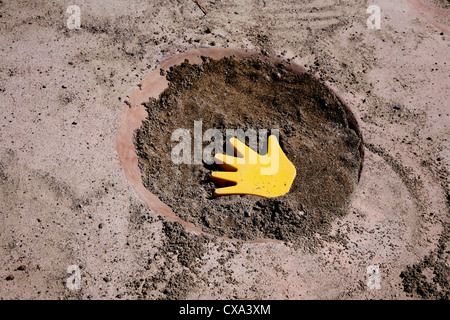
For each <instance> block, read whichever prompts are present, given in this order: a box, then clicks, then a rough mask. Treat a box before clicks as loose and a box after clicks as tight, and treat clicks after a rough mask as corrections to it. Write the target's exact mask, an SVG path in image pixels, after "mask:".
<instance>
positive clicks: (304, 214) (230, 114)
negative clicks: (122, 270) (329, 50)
mask: <svg viewBox="0 0 450 320" xmlns="http://www.w3.org/2000/svg"><path fill="white" fill-rule="evenodd" d="M201 53H204V52H197V57H199V56H200V55H201ZM205 55H206V54H205ZM223 56H226V54H224V55H223ZM186 57H187V58H188V59H189V56H186ZM240 58H242V59H237V58H234V57H224V58H222V59H217V60H213V59H210V58H205V57H202V59H203V63H198V64H191V63H192V62H193V61H192V60H193V59H191V60H190V61H188V60H184V62H182V63H179V64H177V65H174V66H172V67H170V68H169V69H168V70H162V71H161V75H165V77H166V79H167V80H168V81H169V83H168V86H167V88H166V89H165V90H164V91H163V92H162V93H161V94H160V96H159V97H158V98H157V99H155V98H150V97H148V98H149V99H148V101H147V102H146V103H145V108H146V110H147V112H148V114H147V117H146V118H145V120H144V121H142V124H141V126H140V127H139V128H138V129H137V130H136V131H135V136H134V143H135V147H136V151H137V157H138V159H137V161H138V165H139V169H140V174H141V177H142V182H143V185H144V186H145V188H146V189H148V190H149V191H150V192H151V194H152V195H156V197H157V198H158V199H159V200H161V201H162V203H164V204H166V205H167V206H168V207H169V208H170V209H169V210H167V208H165V209H164V210H163V211H166V212H169V214H166V215H167V216H170V215H173V213H174V214H175V216H176V217H177V218H179V219H181V220H182V221H185V222H187V224H186V223H185V225H187V226H190V227H193V229H197V230H199V229H201V230H203V231H204V232H207V233H210V234H214V235H217V236H222V237H227V238H235V239H241V240H256V239H277V240H286V241H292V242H298V241H301V240H302V239H307V238H311V236H312V235H313V234H315V233H320V234H325V233H327V231H328V230H329V227H330V223H331V222H332V221H333V220H334V219H335V218H336V217H339V216H342V215H345V214H346V207H347V204H348V201H349V197H350V196H351V194H352V191H353V189H354V188H355V186H356V184H357V183H358V179H359V175H360V170H361V168H362V160H363V159H362V154H363V153H362V150H363V149H362V138H361V135H360V133H359V130H358V127H357V123H356V121H355V119H354V117H353V116H352V115H351V112H350V111H349V110H348V108H347V107H346V106H345V105H344V104H343V103H342V102H341V100H340V99H339V98H337V97H336V95H335V94H333V92H332V91H331V90H330V89H328V88H327V87H326V86H325V85H324V84H322V83H320V82H319V81H318V80H317V79H315V78H314V77H312V76H311V75H309V74H307V73H305V72H304V71H303V70H302V69H301V68H299V67H297V66H292V65H289V64H287V63H280V61H279V60H271V59H266V60H261V59H259V58H257V57H256V56H254V55H253V56H252V55H247V56H245V55H244V56H241V57H240ZM200 121H201V129H200V130H202V131H201V134H202V135H203V133H205V131H206V130H208V129H218V130H220V131H221V132H222V134H223V137H224V140H225V139H226V135H225V134H226V130H227V129H228V130H230V129H242V130H243V131H247V130H249V129H253V130H255V131H257V132H264V130H267V131H268V132H269V133H270V131H271V130H274V129H278V130H279V142H280V146H281V148H282V149H283V151H284V152H285V154H286V156H287V157H288V159H289V160H290V161H291V162H292V163H293V164H294V166H295V167H296V171H297V175H296V177H295V180H294V182H293V184H292V187H291V189H290V191H289V192H288V193H287V194H285V195H283V196H280V197H276V198H261V197H258V196H251V195H229V196H221V197H213V193H214V189H215V188H217V186H216V185H215V184H214V183H213V182H212V181H211V179H210V174H211V171H212V170H213V171H216V170H220V169H219V167H218V166H216V165H214V164H213V165H209V164H205V163H195V159H193V157H194V152H192V155H191V157H192V158H191V160H192V162H193V163H192V164H185V163H181V164H179V163H174V162H173V158H172V151H173V148H174V147H175V146H176V145H177V144H178V142H177V141H172V140H171V137H172V134H173V133H174V132H175V131H176V130H177V129H187V130H189V132H190V133H191V136H190V137H191V138H192V141H191V146H192V148H193V149H194V144H195V142H194V132H195V131H196V130H198V124H199V122H200ZM195 123H197V127H196V129H194V127H195ZM261 130H262V131H261ZM247 132H248V131H247ZM260 138H261V137H260ZM262 140H264V139H262ZM210 143H211V141H203V143H202V147H203V148H205V147H207V146H208V145H209V144H210ZM247 143H248V141H247ZM256 151H258V152H260V153H262V154H263V153H264V152H265V150H256ZM153 203H156V202H153ZM163 214H164V213H163ZM170 218H172V219H173V218H174V216H171V217H170ZM173 220H174V219H173Z"/></svg>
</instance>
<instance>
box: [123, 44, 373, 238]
mask: <svg viewBox="0 0 450 320" xmlns="http://www.w3.org/2000/svg"><path fill="white" fill-rule="evenodd" d="M202 56H205V57H209V58H212V59H215V60H218V59H221V58H224V57H230V56H234V58H236V59H247V58H257V59H260V60H263V61H267V62H269V63H271V64H272V65H274V66H277V65H278V64H280V63H282V64H283V65H284V66H285V70H287V71H289V72H292V73H296V74H302V73H307V72H308V71H307V70H306V69H305V68H304V67H303V66H300V65H298V64H295V63H293V62H289V61H287V60H286V59H284V58H281V57H268V56H264V55H262V54H260V53H257V52H254V51H248V50H237V49H223V48H199V49H193V50H189V51H187V52H184V53H181V54H178V55H175V56H173V57H170V58H168V59H167V60H164V61H162V62H161V63H160V64H159V65H158V66H156V67H155V69H153V70H152V71H151V72H150V73H149V74H148V75H147V76H146V77H145V78H144V80H143V81H142V83H141V86H140V88H137V89H136V90H134V92H133V93H132V94H131V95H130V98H129V105H128V104H127V103H125V104H124V108H123V110H122V113H121V116H120V121H119V125H118V127H117V138H116V149H117V154H118V160H119V162H120V164H121V166H122V168H123V170H124V173H125V177H126V179H127V180H128V182H129V183H130V185H131V187H132V189H133V190H134V191H135V192H136V194H137V195H138V197H139V198H140V199H141V200H142V201H144V202H145V203H146V204H147V205H148V206H149V208H150V209H152V210H154V211H155V212H156V213H158V214H160V215H162V216H164V217H165V218H166V219H168V220H169V221H172V222H179V223H181V224H182V225H183V226H184V227H185V228H186V229H187V230H188V231H191V232H194V233H197V234H208V235H211V234H209V233H207V232H205V231H203V230H202V229H201V228H199V227H197V226H195V225H194V224H193V223H190V222H186V221H184V220H182V219H180V218H179V217H178V216H177V215H176V214H175V213H174V212H173V211H172V209H171V208H170V207H169V206H168V205H167V204H165V203H164V202H162V201H161V200H160V199H159V198H158V197H157V196H156V195H155V194H153V193H152V192H150V190H148V189H147V188H146V187H145V186H144V184H143V182H142V177H141V170H140V169H139V166H138V156H137V153H136V149H135V145H134V142H133V137H134V131H135V130H136V129H138V128H139V127H140V126H141V124H142V121H143V120H144V119H145V118H146V117H147V116H148V114H147V111H146V110H145V107H144V106H143V105H142V103H143V102H147V101H148V99H149V98H150V97H154V98H159V95H160V93H161V92H163V91H164V89H166V88H167V85H168V81H167V80H166V78H165V77H164V76H161V74H160V70H161V69H168V68H170V67H171V66H174V65H179V64H181V63H182V62H184V61H185V59H188V60H189V62H190V63H192V64H201V63H202V62H203V61H202V58H201V57H202ZM315 78H316V79H317V77H315ZM327 87H328V86H327ZM328 88H329V87H328ZM329 89H330V90H331V92H332V93H333V94H334V95H335V96H336V97H337V98H338V99H339V101H340V102H341V103H342V105H343V106H344V109H345V111H346V114H347V119H348V122H349V126H350V128H352V129H353V130H355V132H356V133H357V134H358V136H359V137H360V139H361V144H360V150H359V151H360V154H361V167H360V169H359V177H360V176H361V171H362V168H363V162H364V146H363V144H364V142H363V137H362V133H361V131H360V128H359V125H358V122H357V120H356V118H355V116H354V114H353V112H352V111H351V109H350V108H349V106H348V105H347V104H346V103H345V102H344V100H343V99H342V98H341V96H340V95H339V94H338V93H336V92H335V91H334V90H333V89H331V88H329ZM359 177H358V179H359ZM211 236H214V235H211ZM214 237H216V236H214ZM219 239H222V240H225V241H233V242H246V243H269V242H280V240H274V239H257V240H241V239H231V238H228V237H219Z"/></svg>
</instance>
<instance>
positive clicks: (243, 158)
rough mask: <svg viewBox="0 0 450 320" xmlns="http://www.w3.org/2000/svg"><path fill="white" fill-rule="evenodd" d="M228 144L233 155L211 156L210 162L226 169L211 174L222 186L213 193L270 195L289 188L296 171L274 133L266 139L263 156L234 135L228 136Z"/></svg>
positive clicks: (283, 192) (280, 193)
mask: <svg viewBox="0 0 450 320" xmlns="http://www.w3.org/2000/svg"><path fill="white" fill-rule="evenodd" d="M229 143H231V144H232V146H233V147H234V150H235V152H236V155H237V157H232V156H229V155H224V154H216V155H215V157H214V162H215V163H216V164H218V165H219V166H220V167H221V168H223V169H224V170H226V171H214V172H212V173H211V180H213V181H214V182H215V183H216V184H217V185H219V186H224V187H223V188H218V189H216V190H215V191H214V196H222V195H231V194H249V195H255V196H260V197H264V198H274V197H279V196H282V195H284V194H286V193H287V192H288V191H289V189H290V188H291V185H292V183H293V182H294V179H295V176H296V174H297V171H296V170H295V167H294V165H293V164H292V163H291V162H290V161H289V159H288V158H287V157H286V155H285V154H284V152H283V150H282V149H281V147H280V145H279V143H278V140H277V138H276V137H275V136H274V135H271V136H270V137H269V139H268V144H267V154H266V155H264V156H261V155H259V154H258V153H257V152H255V151H253V150H252V149H250V148H249V147H248V146H246V145H245V143H243V142H241V141H239V140H238V139H236V138H231V139H230V141H229ZM230 185H231V186H230Z"/></svg>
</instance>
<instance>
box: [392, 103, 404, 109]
mask: <svg viewBox="0 0 450 320" xmlns="http://www.w3.org/2000/svg"><path fill="white" fill-rule="evenodd" d="M402 108H403V106H402V105H401V104H400V103H397V104H396V105H395V106H394V109H395V110H402Z"/></svg>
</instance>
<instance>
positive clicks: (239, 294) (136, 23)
mask: <svg viewBox="0 0 450 320" xmlns="http://www.w3.org/2000/svg"><path fill="white" fill-rule="evenodd" d="M199 2H200V3H201V4H202V5H203V7H204V8H205V9H206V11H207V14H206V16H205V15H204V14H203V13H202V11H201V10H200V9H199V8H198V7H197V5H196V4H195V3H194V2H193V1H187V0H186V1H158V2H157V1H128V0H127V1H125V0H118V1H108V0H106V1H82V0H77V1H74V2H73V3H68V2H66V1H48V2H44V1H6V0H4V1H0V35H1V36H0V37H1V44H0V47H1V60H0V70H1V72H0V96H1V100H0V101H1V104H0V128H1V131H0V141H1V145H0V298H1V299H91V298H92V299H113V298H122V299H137V298H191V299H197V298H204V299H232V298H241V299H244V298H248V299H251V298H259V299H401V298H412V299H421V298H424V297H425V298H434V297H436V295H429V296H427V295H424V294H421V293H420V292H416V291H414V290H413V292H409V293H408V292H405V287H404V283H402V278H401V277H400V275H401V274H402V272H404V271H405V270H407V267H408V266H412V265H416V264H420V263H422V264H423V261H424V258H425V257H428V256H429V255H430V253H431V254H432V253H433V252H436V250H438V249H439V248H442V245H444V249H445V245H446V243H447V241H446V240H448V238H447V237H444V236H445V234H443V233H444V231H443V230H444V226H445V225H446V224H447V225H448V223H449V215H448V213H449V203H448V202H449V180H448V172H449V133H450V131H449V127H448V124H449V112H450V110H449V104H448V95H449V80H448V77H449V66H448V62H449V61H450V51H449V48H448V46H449V42H448V30H449V24H448V18H449V11H448V2H447V1H433V2H432V1H430V2H429V1H425V0H420V1H419V0H409V1H406V0H399V1H388V0H379V1H357V2H355V1H346V0H328V1H318V0H313V1H306V0H305V1H299V0H295V1H290V0H287V1H263V0H253V1H250V0H248V1H241V0H234V1H199ZM70 4H76V5H78V6H79V7H80V9H81V29H79V30H69V29H68V28H67V25H66V20H67V18H68V17H69V15H70V14H68V13H67V12H66V9H67V7H68V6H69V5H70ZM371 4H375V5H378V6H379V7H380V8H381V28H380V29H379V30H371V29H369V28H368V27H367V25H366V19H367V18H368V16H369V14H368V13H366V9H367V7H368V6H369V5H371ZM446 6H447V7H446ZM211 46H214V47H224V48H235V49H249V50H254V51H263V52H264V53H267V54H268V55H271V56H276V55H282V56H283V57H285V58H292V60H293V61H294V62H296V63H297V64H299V65H303V66H305V67H306V68H307V69H308V70H310V71H311V72H312V73H314V74H316V75H317V76H319V77H321V78H322V79H323V81H325V82H326V83H327V84H328V85H329V86H330V87H331V88H333V89H334V90H335V91H336V92H338V93H339V94H340V95H341V96H342V98H343V99H344V100H345V101H346V102H347V103H348V105H349V106H350V107H351V108H352V110H353V112H354V113H355V115H356V117H357V119H358V120H359V125H360V127H361V131H362V134H363V136H364V141H365V147H366V152H365V154H366V155H365V162H364V170H363V172H362V175H361V181H360V183H359V185H358V187H357V189H356V191H355V192H354V194H353V196H352V203H351V208H350V211H349V214H348V215H347V216H345V217H343V218H342V219H339V220H336V221H335V223H334V226H333V231H332V233H331V234H330V235H325V236H324V235H320V234H317V235H316V236H317V238H318V239H321V238H322V239H321V243H322V246H321V248H320V249H319V250H314V251H308V250H300V249H295V248H293V247H292V246H290V245H289V244H285V243H231V242H227V241H223V240H220V239H216V240H214V239H213V240H208V241H207V242H206V244H205V245H203V246H202V247H201V248H202V254H201V255H200V256H199V257H198V260H199V261H198V263H197V264H195V265H193V264H190V263H188V264H186V263H183V261H184V260H182V259H180V258H179V257H177V254H179V252H178V251H176V250H172V251H170V252H169V253H167V247H166V246H167V245H168V244H169V245H170V241H171V240H170V239H167V235H170V234H171V233H170V232H167V223H166V222H165V219H164V218H160V217H159V215H158V214H157V213H156V212H155V211H153V210H152V209H151V208H148V206H146V205H145V202H144V201H143V200H142V199H141V198H140V197H139V196H138V194H137V193H136V192H135V190H134V189H133V187H132V186H131V185H130V183H129V182H128V181H127V179H126V176H125V174H124V171H123V169H122V167H121V165H120V163H119V160H118V153H117V150H116V130H117V127H118V124H119V122H120V119H121V115H122V110H123V109H124V108H128V106H127V105H126V104H125V103H124V102H125V100H127V101H128V99H129V96H130V95H131V94H132V93H133V92H134V91H135V90H137V89H138V84H140V83H141V82H142V81H143V79H144V78H145V77H146V76H147V75H148V74H149V73H150V72H151V70H153V69H154V68H156V67H157V66H158V64H159V63H160V62H162V61H164V60H166V59H168V58H170V57H173V56H174V55H176V54H178V53H181V52H185V51H187V50H189V49H193V48H198V47H211ZM396 105H397V106H398V105H401V108H400V107H397V108H394V106H396ZM132 107H135V106H132ZM398 109H399V110H398ZM186 237H187V238H186ZM186 237H185V238H186V239H187V240H188V241H187V244H188V245H189V244H195V243H198V241H199V240H198V239H201V238H200V237H199V236H198V235H195V234H191V233H189V234H188V235H187V236H186ZM190 241H191V242H190ZM181 248H183V247H181ZM447 248H448V247H447ZM441 251H442V250H441ZM444 252H445V250H444ZM447 252H448V249H447ZM442 257H443V259H444V260H443V263H441V264H440V268H434V269H433V267H431V268H423V270H420V273H421V275H422V276H423V278H421V279H422V280H421V281H422V282H426V283H433V277H435V276H436V272H438V273H439V271H436V270H438V269H439V270H441V271H442V268H444V269H443V271H442V272H440V273H439V274H440V277H441V279H442V278H443V279H444V280H445V279H447V282H446V283H447V285H448V281H449V280H448V274H449V272H448V254H447V255H444V256H442V255H440V259H441V260H442ZM441 262H442V261H441ZM71 265H76V266H79V267H80V275H81V288H80V289H79V290H69V289H68V288H67V286H66V280H67V278H68V277H69V276H70V274H68V273H67V268H68V267H69V266H71ZM371 265H376V266H378V267H379V270H380V276H381V282H380V286H381V288H380V289H370V288H369V286H368V285H367V281H368V279H369V278H368V277H369V274H368V273H367V268H368V267H369V266H371ZM425 266H427V264H426V263H425ZM433 272H434V274H433ZM440 283H441V284H442V283H444V284H445V281H444V282H442V281H441V282H440ZM174 288H175V289H174ZM448 290H449V288H448V286H447V287H445V286H444V287H442V286H441V287H439V288H438V291H439V292H441V293H442V292H444V293H445V292H447V293H448ZM406 291H408V290H406Z"/></svg>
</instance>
